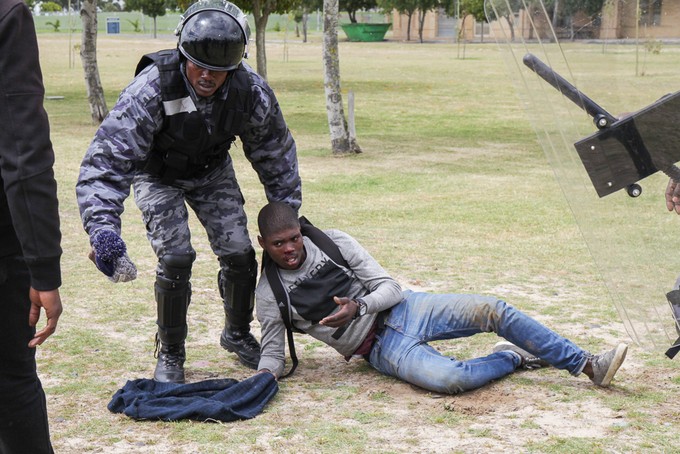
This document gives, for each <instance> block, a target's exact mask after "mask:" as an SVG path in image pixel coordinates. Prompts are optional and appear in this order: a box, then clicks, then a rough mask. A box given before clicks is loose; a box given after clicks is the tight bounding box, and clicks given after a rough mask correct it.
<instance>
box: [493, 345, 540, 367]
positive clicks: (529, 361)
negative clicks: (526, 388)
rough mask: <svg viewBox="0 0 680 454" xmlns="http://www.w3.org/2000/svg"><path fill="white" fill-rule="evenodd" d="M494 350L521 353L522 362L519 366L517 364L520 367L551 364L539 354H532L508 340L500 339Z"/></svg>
mask: <svg viewBox="0 0 680 454" xmlns="http://www.w3.org/2000/svg"><path fill="white" fill-rule="evenodd" d="M493 352H494V353H497V352H513V353H516V354H517V355H519V357H520V358H521V360H522V362H521V363H520V365H519V366H517V368H518V369H540V368H541V367H548V366H550V364H549V363H548V362H547V361H546V360H544V359H541V358H539V357H538V356H535V355H532V354H531V353H529V352H528V351H526V350H524V349H521V348H519V347H518V346H517V345H515V344H513V343H511V342H508V341H500V342H498V343H497V344H496V345H494V346H493Z"/></svg>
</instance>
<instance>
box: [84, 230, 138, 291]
mask: <svg viewBox="0 0 680 454" xmlns="http://www.w3.org/2000/svg"><path fill="white" fill-rule="evenodd" d="M90 243H91V244H92V251H91V252H90V260H92V261H93V262H94V264H95V265H97V268H98V269H99V271H101V272H102V273H104V274H105V275H106V276H107V277H108V278H109V280H110V281H111V282H128V281H132V280H134V279H135V278H137V267H136V266H135V264H134V263H132V261H131V260H130V257H129V256H128V255H127V248H126V247H125V242H124V241H123V239H122V238H121V237H119V236H118V234H116V233H115V232H112V231H111V230H100V231H98V232H97V233H95V234H94V235H92V238H90Z"/></svg>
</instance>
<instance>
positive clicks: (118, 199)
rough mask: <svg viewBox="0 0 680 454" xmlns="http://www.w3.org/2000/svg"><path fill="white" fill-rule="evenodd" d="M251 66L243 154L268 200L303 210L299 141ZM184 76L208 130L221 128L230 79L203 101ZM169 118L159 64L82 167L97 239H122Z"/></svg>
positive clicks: (104, 129)
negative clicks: (131, 203)
mask: <svg viewBox="0 0 680 454" xmlns="http://www.w3.org/2000/svg"><path fill="white" fill-rule="evenodd" d="M243 66H244V68H245V70H247V71H248V72H249V73H250V76H251V77H250V80H252V82H253V83H252V86H251V103H252V109H251V115H250V119H249V121H247V122H246V125H245V127H244V128H243V130H242V133H241V134H240V135H239V139H240V140H241V143H242V145H243V151H244V153H245V156H246V158H247V159H248V160H249V161H250V163H251V165H252V167H253V168H254V169H255V171H256V172H257V174H258V176H259V179H260V181H261V182H262V184H263V185H264V189H265V194H266V196H267V199H268V200H270V201H283V202H286V203H288V204H289V205H291V206H293V207H294V208H299V206H300V205H301V182H300V177H299V173H298V163H297V150H296V146H295V141H294V140H293V137H292V135H291V133H290V131H289V130H288V127H287V126H286V123H285V120H284V118H283V115H282V113H281V109H280V107H279V104H278V101H277V100H276V97H275V95H274V92H273V91H272V89H271V88H270V87H269V85H268V84H267V83H266V82H265V81H264V80H263V79H262V78H261V77H260V76H259V75H258V74H257V73H255V71H253V69H252V68H250V67H249V66H248V65H246V64H245V63H243ZM181 72H182V77H183V79H184V82H185V84H186V86H187V90H188V91H189V93H190V96H191V101H192V102H193V104H194V105H195V107H196V109H198V111H200V112H201V113H202V114H203V116H204V119H205V121H206V125H207V126H208V129H212V128H214V126H215V123H216V120H215V118H213V115H212V112H213V110H214V107H215V105H216V103H220V102H224V101H225V99H226V96H227V93H228V92H229V81H230V79H229V78H227V81H226V82H225V84H224V85H223V86H222V87H221V88H220V89H219V90H218V91H217V92H216V93H215V94H214V95H213V96H211V97H209V98H203V97H199V96H197V95H196V94H195V93H194V91H193V88H192V87H191V85H190V83H189V81H188V80H187V79H186V76H185V68H184V64H182V66H181ZM217 110H219V109H217ZM164 121H166V117H165V110H164V107H163V103H162V100H161V85H160V73H159V71H158V68H157V67H156V65H150V66H148V67H146V68H145V69H144V70H143V71H141V72H140V73H139V74H138V75H137V76H136V77H135V78H134V79H133V81H132V82H131V83H130V85H128V86H127V87H126V88H125V89H124V90H123V92H122V93H121V95H120V97H119V98H118V101H117V103H116V105H115V106H114V107H113V109H112V110H111V111H110V112H109V114H108V115H107V117H106V118H105V119H104V121H103V122H102V124H101V125H100V127H99V129H98V130H97V132H96V134H95V137H94V139H93V140H92V143H91V144H90V147H89V148H88V150H87V152H86V154H85V157H84V159H83V162H82V164H81V168H80V176H79V178H78V182H77V184H76V195H77V198H78V205H79V207H80V213H81V217H82V221H83V226H84V227H85V230H86V231H87V233H88V234H89V235H92V234H93V233H94V232H96V231H98V230H101V229H107V230H113V231H114V232H116V233H119V234H120V230H121V225H120V215H121V214H122V212H123V209H124V206H123V203H124V201H125V199H126V198H127V197H128V196H129V194H130V186H131V184H132V181H133V178H134V177H135V175H136V174H137V173H138V172H141V171H140V170H138V169H139V168H141V167H143V163H145V162H146V161H147V160H148V158H149V156H150V153H151V152H152V149H153V144H154V138H155V136H156V135H157V134H158V133H160V132H161V131H162V130H163V126H164Z"/></svg>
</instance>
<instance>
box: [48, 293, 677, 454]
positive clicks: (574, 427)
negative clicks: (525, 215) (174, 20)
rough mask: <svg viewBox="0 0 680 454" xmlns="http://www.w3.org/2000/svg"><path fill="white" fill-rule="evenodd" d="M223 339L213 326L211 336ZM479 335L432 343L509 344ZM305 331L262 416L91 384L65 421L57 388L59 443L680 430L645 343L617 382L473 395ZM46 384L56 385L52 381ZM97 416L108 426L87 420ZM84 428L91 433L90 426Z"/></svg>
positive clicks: (489, 447)
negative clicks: (124, 402) (216, 411)
mask: <svg viewBox="0 0 680 454" xmlns="http://www.w3.org/2000/svg"><path fill="white" fill-rule="evenodd" d="M498 290H505V291H506V292H507V291H509V289H507V288H505V289H498ZM542 321H544V322H547V321H546V320H542ZM255 328H256V329H257V326H256V327H255ZM558 331H559V332H560V333H563V334H564V335H565V336H567V337H570V338H579V339H583V338H586V337H588V336H592V337H597V338H602V339H603V341H604V342H603V344H606V345H612V346H613V345H616V343H618V342H621V341H623V342H626V341H628V342H629V340H628V339H627V338H626V336H625V334H624V330H623V327H622V326H621V325H620V324H619V323H617V322H612V323H611V324H609V325H595V324H593V325H590V326H586V327H584V326H583V325H581V324H579V323H575V324H573V325H566V326H560V329H559V330H558ZM612 333H614V334H612ZM616 333H620V334H621V335H620V337H617V335H616ZM257 334H258V335H259V332H257ZM218 335H219V333H218V332H217V331H215V332H214V333H211V335H210V336H207V338H206V340H205V342H206V343H209V342H211V341H212V340H213V339H214V338H217V336H218ZM474 337H475V340H474V343H473V345H472V346H467V345H466V346H465V347H459V346H460V345H463V344H465V343H466V342H467V341H465V340H462V341H456V342H454V343H443V344H442V343H434V344H433V345H435V346H436V347H437V348H440V349H442V350H445V351H444V353H447V354H455V355H457V354H458V350H457V349H458V348H462V349H463V352H464V353H463V354H466V355H475V356H478V355H481V354H483V353H484V351H488V350H489V349H490V348H491V347H492V346H493V344H494V343H495V342H496V341H497V340H498V338H496V337H495V335H491V334H488V335H487V334H484V335H479V336H474ZM298 339H300V340H299V341H298V342H297V343H296V345H297V349H298V356H299V357H300V366H299V368H298V370H297V371H296V373H295V374H294V376H293V377H292V378H290V379H286V380H284V381H282V382H280V390H279V393H278V394H277V396H276V397H275V398H274V400H273V401H271V402H270V403H269V405H268V406H267V407H266V409H265V411H264V412H263V413H262V414H261V415H259V416H258V417H256V418H255V419H253V420H249V421H239V422H233V423H225V424H219V423H218V425H214V424H213V425H210V424H206V423H197V422H190V423H186V424H185V423H180V424H176V423H162V422H134V421H131V420H130V419H129V418H127V417H125V416H122V415H114V414H109V413H108V412H106V411H105V410H104V411H103V409H104V408H105V406H106V404H107V403H108V400H109V399H110V396H111V394H112V393H113V392H114V391H115V390H114V389H112V390H111V394H104V395H103V394H97V395H90V394H88V393H87V391H84V393H83V398H82V399H81V400H80V401H79V402H78V404H77V405H79V406H81V408H80V411H79V413H80V414H79V417H78V418H65V417H60V416H59V415H60V414H62V413H66V412H68V408H65V406H69V405H73V399H71V398H68V397H64V396H59V395H54V394H50V393H48V406H49V408H50V412H51V414H53V415H56V417H52V416H51V417H52V420H51V425H52V431H53V438H54V443H55V449H56V451H57V452H60V453H71V452H73V453H75V452H101V453H113V454H120V453H131V452H135V453H176V452H179V453H206V452H266V453H279V452H290V453H293V452H295V453H300V452H309V453H316V452H399V453H402V452H403V453H407V452H408V453H432V452H437V453H439V452H463V453H482V452H518V451H519V452H583V451H586V452H642V451H644V452H671V451H672V449H669V448H668V446H669V445H668V442H667V441H665V440H658V443H657V441H656V440H655V437H660V438H666V437H671V438H672V434H673V433H674V431H675V430H677V428H678V422H677V421H678V416H680V410H678V408H677V405H676V404H675V402H676V401H677V397H678V395H680V386H679V384H678V380H677V377H678V375H679V374H678V366H677V365H676V362H675V361H671V360H668V359H666V358H663V357H662V355H661V356H660V355H658V352H654V353H650V352H648V351H645V350H642V349H640V348H638V347H636V346H635V345H631V346H630V349H629V352H628V356H627V359H626V361H625V363H624V364H623V366H622V367H621V369H620V371H619V373H618V374H617V376H616V378H615V380H614V382H613V384H612V386H611V387H609V388H606V389H603V388H597V387H595V386H593V385H592V384H591V383H590V381H589V380H588V379H587V378H586V377H585V376H580V377H572V376H570V375H569V374H568V373H567V372H565V371H559V370H556V369H552V368H547V369H540V370H533V371H519V372H517V373H515V374H513V375H511V376H509V377H506V378H504V379H502V380H499V381H497V382H494V383H491V384H489V385H487V386H485V387H483V388H481V389H478V390H475V391H472V392H467V393H463V394H460V395H440V394H434V393H431V392H428V391H425V390H422V389H419V388H416V387H414V386H411V385H409V384H407V383H403V382H400V381H398V380H395V379H392V378H390V377H385V376H382V375H380V374H378V373H377V372H375V371H374V370H373V369H371V368H370V366H368V365H367V363H365V362H364V361H361V360H352V361H351V362H349V363H346V362H345V361H344V360H343V358H342V357H340V356H339V355H338V354H337V353H336V352H334V351H332V350H331V349H330V348H328V347H326V346H322V345H320V344H315V343H314V342H313V341H312V342H311V343H310V341H309V340H308V339H309V338H308V337H304V338H298ZM440 344H441V345H440ZM194 347H196V346H194ZM222 360H224V358H223V359H222ZM650 364H652V366H650ZM207 366H208V364H206V363H204V362H201V361H194V362H192V361H188V362H187V370H188V373H187V379H188V381H190V382H195V381H199V380H204V379H208V378H216V376H215V374H211V373H206V372H205V370H206V369H207ZM239 371H240V372H238V373H236V374H230V375H229V376H231V377H233V378H237V379H244V378H246V377H248V376H249V374H250V372H249V371H247V370H245V369H243V368H240V369H239ZM220 378H224V377H220ZM44 381H45V384H46V385H47V386H50V385H54V383H51V382H50V380H49V377H47V379H46V380H44ZM121 384H122V383H121ZM90 418H91V419H92V420H96V421H97V422H96V423H94V422H93V423H91V425H89V426H88V424H84V423H83V421H84V420H87V419H90ZM83 427H84V428H85V429H87V431H86V432H82V433H81V428H83ZM191 430H199V431H200V430H205V431H209V433H210V435H209V436H210V437H211V438H214V443H205V442H203V441H196V440H194V439H192V436H187V435H186V434H187V432H190V431H191ZM98 431H99V432H101V436H100V437H97V432H98ZM205 436H207V435H198V436H196V437H198V438H201V437H205ZM676 452H677V451H676Z"/></svg>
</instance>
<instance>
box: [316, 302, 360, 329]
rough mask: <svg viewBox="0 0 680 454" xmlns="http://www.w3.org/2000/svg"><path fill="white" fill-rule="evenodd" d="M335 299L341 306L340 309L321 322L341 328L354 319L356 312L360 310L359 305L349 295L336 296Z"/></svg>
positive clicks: (321, 323)
mask: <svg viewBox="0 0 680 454" xmlns="http://www.w3.org/2000/svg"><path fill="white" fill-rule="evenodd" d="M333 301H335V304H337V305H338V306H340V310H339V311H337V312H336V313H334V314H332V315H329V316H328V317H325V318H324V319H323V320H321V321H320V322H319V324H320V325H325V326H330V327H331V328H340V327H341V326H345V325H346V324H348V323H349V322H351V321H352V319H353V318H354V314H356V313H357V311H358V310H359V305H358V304H357V303H355V302H354V301H353V300H351V299H349V298H347V297H342V298H338V297H337V296H334V297H333Z"/></svg>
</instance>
